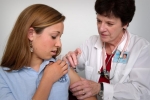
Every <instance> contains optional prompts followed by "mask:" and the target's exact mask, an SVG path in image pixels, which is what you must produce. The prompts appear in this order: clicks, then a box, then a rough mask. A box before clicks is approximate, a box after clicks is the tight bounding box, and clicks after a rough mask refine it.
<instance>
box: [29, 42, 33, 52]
mask: <svg viewBox="0 0 150 100" xmlns="http://www.w3.org/2000/svg"><path fill="white" fill-rule="evenodd" d="M29 44H30V52H33V46H32V41H29Z"/></svg>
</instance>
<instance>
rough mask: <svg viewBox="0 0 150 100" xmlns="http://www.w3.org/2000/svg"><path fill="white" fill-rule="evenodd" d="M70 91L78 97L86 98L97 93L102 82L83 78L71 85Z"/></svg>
mask: <svg viewBox="0 0 150 100" xmlns="http://www.w3.org/2000/svg"><path fill="white" fill-rule="evenodd" d="M70 91H71V92H72V93H73V95H74V96H76V97H77V98H78V99H85V98H88V97H91V96H95V95H97V94H98V92H99V91H100V84H99V83H96V82H93V81H90V80H86V79H83V78H81V81H78V82H76V83H74V84H72V85H71V86H70Z"/></svg>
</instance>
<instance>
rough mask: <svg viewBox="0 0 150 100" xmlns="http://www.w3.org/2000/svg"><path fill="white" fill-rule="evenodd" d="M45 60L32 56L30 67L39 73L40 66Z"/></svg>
mask: <svg viewBox="0 0 150 100" xmlns="http://www.w3.org/2000/svg"><path fill="white" fill-rule="evenodd" d="M42 62H43V60H42V59H39V58H38V57H35V56H32V58H31V63H30V67H32V68H33V69H34V70H35V71H37V72H38V71H39V69H40V65H41V64H42Z"/></svg>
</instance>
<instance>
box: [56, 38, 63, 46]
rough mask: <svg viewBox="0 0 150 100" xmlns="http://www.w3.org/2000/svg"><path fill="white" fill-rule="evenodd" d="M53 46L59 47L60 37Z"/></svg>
mask: <svg viewBox="0 0 150 100" xmlns="http://www.w3.org/2000/svg"><path fill="white" fill-rule="evenodd" d="M55 46H57V47H61V46H62V44H61V39H57V41H56V44H55Z"/></svg>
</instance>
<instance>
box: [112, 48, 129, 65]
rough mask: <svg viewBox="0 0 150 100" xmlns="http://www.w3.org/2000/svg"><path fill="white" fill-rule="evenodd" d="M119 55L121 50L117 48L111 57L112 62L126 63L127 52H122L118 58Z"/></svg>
mask: <svg viewBox="0 0 150 100" xmlns="http://www.w3.org/2000/svg"><path fill="white" fill-rule="evenodd" d="M120 55H121V52H120V51H119V50H117V51H116V53H115V55H114V57H113V62H114V63H123V64H127V62H128V58H129V52H124V53H123V57H122V58H120Z"/></svg>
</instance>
